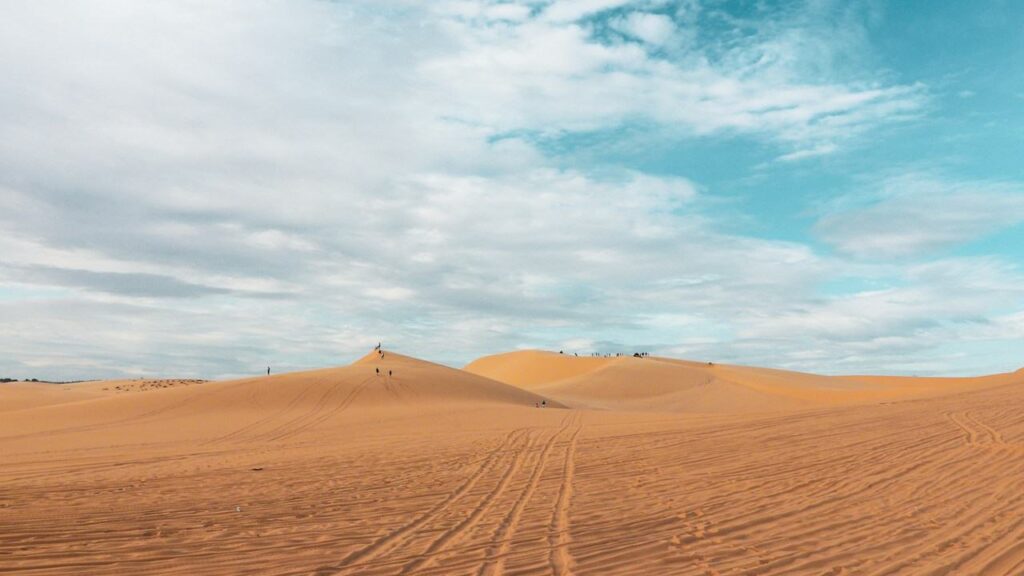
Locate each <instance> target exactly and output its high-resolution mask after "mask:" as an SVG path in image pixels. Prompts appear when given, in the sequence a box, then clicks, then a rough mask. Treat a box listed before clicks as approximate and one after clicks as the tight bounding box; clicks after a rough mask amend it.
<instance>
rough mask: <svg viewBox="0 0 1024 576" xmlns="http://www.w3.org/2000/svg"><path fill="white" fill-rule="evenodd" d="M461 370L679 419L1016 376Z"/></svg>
mask: <svg viewBox="0 0 1024 576" xmlns="http://www.w3.org/2000/svg"><path fill="white" fill-rule="evenodd" d="M465 369H466V371H468V372H473V373H475V374H479V375H481V376H486V377H488V378H494V379H496V380H501V381H503V382H507V383H509V384H513V385H517V386H523V387H524V388H527V389H529V390H533V391H536V392H539V393H543V394H544V395H545V396H548V397H550V398H553V399H556V400H559V401H561V402H562V403H564V404H567V405H569V406H573V407H576V408H590V409H601V410H644V411H659V412H686V413H744V412H777V411H786V410H794V409H801V408H814V407H824V406H840V405H851V404H864V403H878V402H890V401H897V400H905V399H908V398H923V397H929V396H937V395H944V394H950V393H955V392H962V391H966V390H976V389H982V388H987V387H993V386H998V385H1001V384H1006V383H1008V382H1011V381H1013V380H1014V379H1015V378H1018V377H1019V373H1018V374H997V375H993V376H985V377H978V378H900V377H882V376H822V375H818V374H807V373H802V372H792V371H786V370H776V369H770V368H756V367H749V366H733V365H728V364H714V363H709V362H693V361H687V360H677V359H672V358H660V357H647V358H634V357H612V358H594V357H586V358H583V357H580V358H577V357H574V356H566V355H561V354H556V353H551V352H541V351H523V352H510V353H506V354H498V355H495V356H485V357H483V358H480V359H478V360H475V361H473V362H471V363H470V364H468V365H467V366H466V368H465ZM1018 379H1019V378H1018Z"/></svg>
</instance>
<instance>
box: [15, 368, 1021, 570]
mask: <svg viewBox="0 0 1024 576" xmlns="http://www.w3.org/2000/svg"><path fill="white" fill-rule="evenodd" d="M377 369H380V370H381V371H382V372H383V374H382V375H378V374H377ZM467 369H468V371H460V370H455V369H451V368H446V367H444V366H440V365H437V364H431V363H429V362H423V361H420V360H416V359H413V358H409V357H405V356H401V355H398V354H394V353H392V352H387V351H386V352H385V356H384V358H383V359H382V358H380V357H379V356H378V355H377V354H376V353H375V352H374V353H371V354H369V355H368V356H366V357H364V358H363V359H361V360H359V361H357V362H356V363H354V364H352V365H350V366H345V367H341V368H331V369H325V370H315V371H309V372H299V373H292V374H282V375H277V376H270V377H257V378H249V379H243V380H235V381H225V382H206V383H194V382H193V383H188V384H184V383H181V381H178V382H179V384H176V385H172V384H171V382H175V381H170V380H168V381H150V382H162V383H163V384H161V385H157V384H155V383H151V384H149V385H146V386H143V385H142V384H137V385H135V386H133V387H129V389H128V392H129V393H124V391H125V386H126V385H123V384H118V385H117V386H121V390H119V391H111V390H110V388H111V386H109V385H105V383H89V384H74V385H66V386H67V387H66V388H65V387H64V385H62V386H60V387H58V388H48V387H45V385H39V386H23V385H20V384H19V385H15V386H12V385H0V455H2V462H0V463H2V466H0V573H19V574H20V573H24V574H189V575H199V574H236V573H237V574H246V573H251V574H695V575H696V574H700V575H706V574H722V575H725V574H765V575H768V574H778V575H782V574H814V575H821V574H833V575H835V574H872V575H874V574H1022V573H1024V522H1021V518H1024V494H1022V492H1021V487H1022V481H1021V478H1024V372H1017V373H1013V374H1004V375H996V376H991V377H983V378H966V379H934V378H891V377H870V376H863V377H823V376H815V375H810V374H798V373H792V372H785V371H778V370H767V369H759V368H746V367H738V366H724V365H714V366H709V365H707V364H706V363H697V362H685V361H675V360H671V359H664V358H645V359H634V358H618V359H599V358H580V359H576V358H568V357H565V356H562V357H558V355H557V354H554V355H552V354H549V353H541V352H517V353H511V354H508V355H499V356H496V357H488V358H484V359H481V360H479V361H477V362H474V363H472V364H470V366H468V367H467ZM388 370H391V371H392V376H391V377H388V376H387V371H388ZM472 372H475V374H474V373H472ZM481 374H482V375H481ZM107 384H109V383H107ZM512 384H516V385H517V386H521V388H520V387H516V386H512ZM104 387H106V388H107V390H103V388H104ZM55 399H56V400H55ZM544 400H547V402H548V404H549V405H552V408H547V409H538V408H535V405H536V404H537V403H538V402H541V401H544ZM559 401H560V402H562V403H564V404H565V405H568V406H572V407H574V409H562V408H557V407H556V406H558V405H559V404H558V402H559Z"/></svg>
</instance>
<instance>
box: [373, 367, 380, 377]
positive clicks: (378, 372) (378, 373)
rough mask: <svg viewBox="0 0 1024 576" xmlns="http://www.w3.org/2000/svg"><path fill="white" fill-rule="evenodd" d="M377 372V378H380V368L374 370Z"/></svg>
mask: <svg viewBox="0 0 1024 576" xmlns="http://www.w3.org/2000/svg"><path fill="white" fill-rule="evenodd" d="M374 370H376V371H377V376H380V368H374Z"/></svg>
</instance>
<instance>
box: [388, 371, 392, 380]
mask: <svg viewBox="0 0 1024 576" xmlns="http://www.w3.org/2000/svg"><path fill="white" fill-rule="evenodd" d="M388 378H391V370H388Z"/></svg>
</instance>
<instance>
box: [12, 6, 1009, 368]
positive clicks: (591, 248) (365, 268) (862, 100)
mask: <svg viewBox="0 0 1024 576" xmlns="http://www.w3.org/2000/svg"><path fill="white" fill-rule="evenodd" d="M816 6H817V4H814V5H811V6H809V7H807V8H806V9H805V10H801V11H796V12H789V11H781V10H780V11H776V12H772V13H764V14H757V15H746V16H740V15H736V14H729V13H726V12H723V11H722V10H721V9H720V8H716V7H713V6H712V7H709V6H703V5H701V4H700V3H698V2H684V3H679V2H675V3H669V2H654V1H644V2H626V1H577V2H568V1H558V2H523V3H492V2H468V1H467V2H437V3H426V4H424V3H413V2H383V3H373V4H372V5H365V4H361V3H347V2H334V3H327V2H312V1H305V0H303V1H300V2H281V1H270V2H261V3H258V4H252V3H247V2H222V3H212V4H211V3H201V2H186V3H181V2H154V3H147V4H146V5H140V4H138V3H133V2H117V1H104V2H99V3H90V5H89V6H85V5H65V6H60V7H59V8H58V7H56V6H52V5H44V4H40V3H34V2H24V3H14V4H9V5H6V6H5V7H4V8H3V9H2V10H3V12H4V17H3V18H0V78H2V80H0V82H2V83H3V86H2V88H3V89H2V90H0V115H2V117H3V122H0V225H2V232H0V255H2V256H0V272H2V274H3V276H2V278H3V280H2V281H0V319H2V322H3V324H4V325H5V327H6V329H7V330H8V331H9V333H10V334H14V335H15V336H14V338H13V339H8V340H9V342H8V345H7V346H5V347H4V350H3V351H2V352H0V368H2V369H3V370H4V371H6V372H10V373H11V374H13V375H24V376H42V377H50V378H88V377H99V376H117V375H143V374H156V373H164V374H180V375H183V376H193V375H194V376H204V377H214V376H228V375H240V374H246V373H251V372H254V371H256V370H258V369H260V367H265V366H266V365H267V364H268V363H269V364H273V365H274V366H275V367H277V368H278V369H289V368H299V367H307V366H316V365H323V364H329V363H338V362H343V361H347V360H349V359H351V358H353V357H354V356H356V355H358V354H360V353H361V351H362V350H363V349H365V348H366V347H368V346H370V345H371V343H375V342H376V341H377V340H379V339H384V340H385V341H386V342H387V343H388V344H390V345H395V346H399V347H403V348H404V349H406V350H407V351H409V352H411V353H414V354H418V355H421V356H425V357H429V358H435V359H439V360H442V361H448V362H452V363H458V362H462V361H466V360H469V359H471V358H472V357H474V356H476V355H478V354H483V353H489V352H493V351H496V350H502V349H510V348H516V347H527V346H530V347H533V346H536V347H551V348H564V347H566V346H567V344H572V343H574V342H575V343H576V344H580V343H581V342H585V343H587V345H588V346H591V347H593V348H594V349H601V350H613V349H634V348H643V349H646V350H652V351H663V352H666V353H674V354H681V355H690V356H697V357H705V358H713V359H720V360H727V361H741V362H751V363H760V364H767V365H776V366H789V367H798V368H805V369H818V370H826V371H834V370H836V369H840V370H846V369H850V370H859V369H862V368H870V369H875V370H882V369H892V370H908V369H915V370H916V369H924V370H929V371H934V370H949V369H960V370H965V369H967V370H969V369H973V368H975V366H973V365H964V364H963V363H956V362H945V361H942V360H937V359H936V357H935V356H934V355H933V354H931V352H929V351H934V350H935V349H936V346H938V344H937V343H938V342H940V341H941V340H942V339H945V338H949V337H950V335H951V334H959V335H962V334H965V333H966V332H965V331H966V330H968V329H969V330H970V331H972V332H970V333H971V334H974V333H977V334H978V338H994V337H999V336H994V335H993V334H1004V333H1010V332H1012V331H1013V330H1019V321H1016V320H1014V318H1016V316H1014V314H1018V315H1019V310H1013V309H1012V307H1013V303H1014V302H1015V300H1014V299H1015V298H1019V296H1020V292H1019V290H1018V289H1017V288H1016V286H1018V285H1021V284H1020V283H1019V280H1020V273H1019V271H1018V270H1017V269H1016V268H1014V267H1012V266H1006V265H1005V264H1004V263H1003V262H1000V261H998V259H995V260H993V259H988V260H976V259H969V258H968V259H957V258H952V257H950V258H943V259H940V260H936V261H931V262H917V263H915V266H914V267H911V268H909V269H906V270H903V269H900V268H898V266H895V265H894V264H893V263H892V262H891V261H888V260H885V258H888V257H903V256H908V255H919V254H922V253H928V252H929V251H930V250H933V249H935V248H937V247H943V246H949V245H951V244H955V243H957V242H964V241H966V240H967V239H969V238H971V237H973V236H974V235H976V234H977V233H978V232H979V231H980V230H981V229H982V228H983V227H984V225H985V222H986V220H989V221H991V218H996V219H997V220H998V222H1000V223H1001V225H1003V226H1008V225H1011V224H1012V223H1013V222H1016V221H1019V220H1015V219H1014V218H1015V217H1011V216H1009V214H1013V213H1018V212H1019V208H1020V204H1019V197H1020V196H1019V194H1016V192H1017V191H1018V189H1016V188H1013V185H1012V184H1006V183H1002V184H1000V183H995V184H993V183H989V184H983V185H981V188H972V187H971V186H972V184H971V183H959V184H947V185H943V186H945V187H944V188H942V191H941V194H942V195H943V197H944V198H946V199H947V200H948V202H950V203H952V204H951V205H952V206H953V207H954V209H953V210H952V211H951V213H955V214H954V215H953V216H949V217H948V218H947V217H945V216H935V215H934V214H933V213H930V212H929V213H927V214H929V215H930V216H926V217H925V218H924V219H923V220H922V219H920V214H919V213H917V212H915V210H917V206H918V198H919V196H920V195H921V194H925V192H921V190H924V189H925V188H928V186H929V184H928V183H927V182H922V180H921V177H919V176H914V177H910V176H908V177H907V178H905V179H903V180H893V181H886V182H883V183H881V184H878V186H880V188H881V190H880V191H879V192H878V195H877V200H875V201H874V203H869V204H866V205H860V206H853V207H851V206H840V207H839V208H836V209H835V210H834V211H833V212H829V213H828V214H825V215H823V216H822V217H821V218H820V219H819V221H818V223H817V225H815V227H814V233H815V234H816V235H817V236H818V237H820V238H821V239H822V241H823V242H824V243H826V244H827V245H828V246H831V247H834V248H835V251H836V253H829V252H828V251H825V250H822V249H821V248H820V247H818V246H816V245H814V244H813V243H810V242H800V241H795V240H779V239H774V238H760V237H757V236H755V235H753V234H744V233H740V232H737V231H736V230H733V229H729V228H727V227H725V226H723V225H722V223H723V221H724V220H727V219H729V218H730V213H729V212H728V211H726V212H725V213H722V212H720V210H721V208H720V205H719V204H718V203H716V201H715V200H714V194H713V192H714V191H709V190H707V189H705V188H704V186H703V185H702V184H701V183H700V182H697V181H695V180H693V179H691V178H687V177H685V176H678V175H675V176H668V175H666V174H664V173H656V172H651V171H649V170H644V169H642V168H639V167H633V166H628V165H579V166H575V165H567V163H566V162H565V161H564V159H563V158H561V157H560V156H559V154H558V152H557V151H554V150H553V148H557V146H556V147H553V146H552V143H554V142H558V141H559V140H560V139H562V138H566V137H570V136H572V135H578V134H589V133H595V132H614V131H615V130H619V129H621V128H623V127H641V129H642V130H650V131H652V132H657V133H659V134H671V135H672V138H677V139H684V140H695V141H697V142H701V141H710V140H713V139H724V140H730V139H746V140H749V141H752V142H756V143H758V145H763V146H766V147H768V148H770V149H771V150H773V151H774V154H775V155H776V157H778V158H779V159H780V160H786V161H789V162H794V163H798V162H801V161H805V160H807V159H813V158H817V157H823V156H828V155H831V154H837V153H841V151H842V150H844V148H845V147H847V146H851V145H855V144H856V142H857V141H858V139H860V138H862V137H863V136H864V135H865V134H867V133H870V132H872V131H873V130H877V129H878V128H879V127H880V126H882V125H886V124H892V123H898V122H906V121H911V120H912V119H913V118H915V117H917V116H919V115H920V114H923V113H924V112H925V110H926V109H927V106H928V94H927V90H926V89H925V87H924V86H923V85H920V84H917V83H910V84H907V83H896V82H892V81H888V80H887V79H886V78H885V74H872V73H871V70H870V69H863V68H861V67H858V66H854V65H852V64H851V63H850V60H851V58H850V57H849V54H850V53H851V52H856V51H857V50H862V49H864V42H865V40H864V38H863V37H862V35H861V34H860V32H859V30H860V28H859V24H858V22H859V18H860V16H859V14H858V13H856V12H850V11H846V10H842V9H839V10H833V11H831V12H829V13H828V14H825V15H823V14H819V13H817V12H816V10H819V8H816ZM826 16H827V17H826ZM723 27H724V28H723ZM719 29H724V30H727V31H731V32H726V33H713V31H714V30H719ZM904 188H907V189H909V190H910V191H909V192H904V191H903V190H904ZM929 189H930V188H929ZM979 195H980V197H981V198H983V199H986V198H987V199H990V200H992V202H987V203H986V207H985V208H977V206H974V203H975V200H977V199H978V198H979ZM1011 195H1012V196H1013V199H1008V198H1009V197H1010V196H1011ZM968 206H970V207H972V209H962V208H963V207H968ZM726 210H731V209H726ZM1015 211H1016V212H1015ZM879 214H882V215H885V216H887V217H895V218H897V219H899V218H903V219H914V218H917V219H918V223H919V224H920V225H919V226H917V227H916V228H913V227H901V228H900V232H899V233H898V234H896V233H893V232H892V230H893V228H891V227H890V228H886V227H884V225H883V224H879V222H878V220H879V219H878V217H877V216H878V215H879ZM929 218H931V220H929ZM944 218H945V219H944ZM876 256H880V257H884V258H881V259H880V260H879V259H876V260H872V257H876ZM851 266H853V267H855V268H856V272H855V273H854V274H853V275H854V276H856V278H857V279H858V280H859V281H864V282H872V281H883V280H884V281H886V282H888V283H889V285H893V284H896V285H898V286H899V287H897V288H887V289H882V290H875V289H871V288H870V287H869V288H866V289H864V290H859V291H856V292H854V293H849V294H830V293H828V292H827V290H825V291H823V288H822V287H823V286H827V285H828V284H829V283H830V282H833V281H835V279H837V278H846V277H849V276H850V272H849V270H850V267H851ZM979 283H981V284H982V285H979ZM978 290H983V293H984V294H985V297H984V298H978V297H977V294H978ZM972 294H973V296H972ZM950 303H952V304H953V305H950ZM1015 327H1016V328H1015ZM898 350H902V354H897V353H896V352H895V351H898ZM882 352H884V354H883V353H882Z"/></svg>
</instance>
